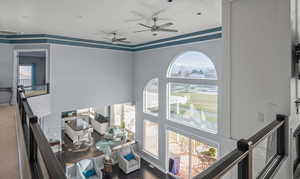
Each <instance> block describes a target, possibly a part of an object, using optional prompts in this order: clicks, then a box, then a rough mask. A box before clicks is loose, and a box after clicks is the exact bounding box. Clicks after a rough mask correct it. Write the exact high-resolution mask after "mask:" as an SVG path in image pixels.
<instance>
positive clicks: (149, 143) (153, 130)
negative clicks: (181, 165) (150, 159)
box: [143, 120, 158, 158]
mask: <svg viewBox="0 0 300 179" xmlns="http://www.w3.org/2000/svg"><path fill="white" fill-rule="evenodd" d="M143 141H144V145H143V150H144V151H145V152H146V153H148V154H150V155H152V156H154V157H156V158H158V124H157V123H154V122H151V121H149V120H144V140H143Z"/></svg>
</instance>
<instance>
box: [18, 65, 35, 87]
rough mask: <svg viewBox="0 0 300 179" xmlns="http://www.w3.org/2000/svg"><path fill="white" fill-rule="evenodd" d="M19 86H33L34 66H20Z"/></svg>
mask: <svg viewBox="0 0 300 179" xmlns="http://www.w3.org/2000/svg"><path fill="white" fill-rule="evenodd" d="M19 85H23V86H32V66H31V65H20V66H19Z"/></svg>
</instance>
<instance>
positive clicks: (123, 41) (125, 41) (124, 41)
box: [119, 40, 131, 44]
mask: <svg viewBox="0 0 300 179" xmlns="http://www.w3.org/2000/svg"><path fill="white" fill-rule="evenodd" d="M119 42H121V43H127V44H129V43H131V42H129V41H127V40H121V41H119Z"/></svg>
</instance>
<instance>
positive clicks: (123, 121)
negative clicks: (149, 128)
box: [112, 104, 135, 139]
mask: <svg viewBox="0 0 300 179" xmlns="http://www.w3.org/2000/svg"><path fill="white" fill-rule="evenodd" d="M112 109H113V115H112V122H113V125H115V126H120V127H124V128H125V129H126V131H127V133H128V138H129V139H134V134H135V105H132V104H114V105H112Z"/></svg>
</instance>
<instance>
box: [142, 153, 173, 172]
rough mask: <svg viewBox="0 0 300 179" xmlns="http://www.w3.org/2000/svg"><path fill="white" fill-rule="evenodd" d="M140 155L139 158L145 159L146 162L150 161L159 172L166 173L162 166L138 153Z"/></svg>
mask: <svg viewBox="0 0 300 179" xmlns="http://www.w3.org/2000/svg"><path fill="white" fill-rule="evenodd" d="M140 155H141V158H142V159H143V160H145V161H146V162H148V163H150V164H151V165H153V166H154V167H155V168H157V169H158V170H160V171H161V172H163V173H165V174H167V173H168V172H167V170H165V169H164V168H162V167H160V166H159V165H157V164H156V163H154V162H152V161H151V160H149V159H148V158H147V157H146V156H145V155H143V154H140Z"/></svg>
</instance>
